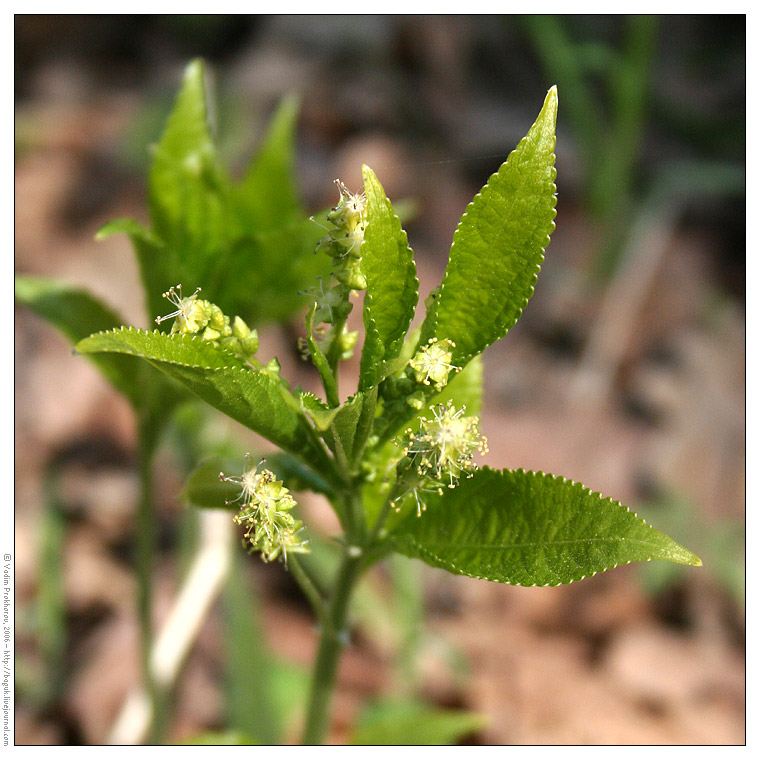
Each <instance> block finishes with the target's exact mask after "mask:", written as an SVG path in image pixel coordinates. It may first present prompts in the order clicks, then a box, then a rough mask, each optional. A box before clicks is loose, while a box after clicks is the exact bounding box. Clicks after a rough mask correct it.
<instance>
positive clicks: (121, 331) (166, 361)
mask: <svg viewBox="0 0 760 760" xmlns="http://www.w3.org/2000/svg"><path fill="white" fill-rule="evenodd" d="M124 333H135V334H137V335H160V336H163V337H164V338H166V339H167V340H171V341H174V340H175V339H177V338H179V339H181V340H183V341H185V340H189V341H190V342H192V343H196V342H197V343H199V344H200V345H202V346H206V347H210V348H212V349H213V350H214V351H218V352H219V353H221V354H224V355H226V356H228V357H229V358H230V359H235V360H236V361H237V362H240V361H243V360H242V359H241V358H240V357H238V355H237V354H233V353H232V352H231V351H228V350H227V349H226V348H222V347H220V346H210V344H209V343H208V342H207V341H204V340H203V339H202V338H201V337H200V336H198V335H178V334H175V335H167V334H166V333H163V332H161V331H160V330H158V329H155V330H143V329H142V328H141V327H133V326H132V325H129V326H124V327H115V328H114V329H113V330H100V331H98V332H96V333H93V334H92V335H88V336H87V337H86V338H82V340H81V341H79V343H77V346H79V344H80V343H82V342H84V341H85V340H90V338H96V337H98V336H101V335H102V336H107V335H119V334H124ZM77 346H75V347H74V351H75V353H78V354H125V355H127V356H136V357H137V358H141V359H145V360H146V361H157V362H161V363H162V364H172V365H174V366H177V367H187V368H188V369H204V370H207V371H209V372H210V371H214V370H230V369H237V370H241V371H243V372H246V371H247V372H250V371H251V368H250V367H247V366H240V364H237V365H232V364H231V365H224V366H222V367H208V366H205V365H203V364H187V363H186V362H178V361H171V360H170V359H148V358H147V357H146V356H144V355H141V354H137V353H135V354H131V353H130V352H128V351H115V350H98V351H80V350H79V349H78V348H77Z"/></svg>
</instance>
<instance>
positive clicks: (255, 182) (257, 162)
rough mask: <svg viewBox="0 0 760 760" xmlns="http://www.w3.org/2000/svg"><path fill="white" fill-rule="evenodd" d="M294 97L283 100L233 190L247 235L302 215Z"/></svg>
mask: <svg viewBox="0 0 760 760" xmlns="http://www.w3.org/2000/svg"><path fill="white" fill-rule="evenodd" d="M297 117H298V98H297V97H294V96H291V97H287V98H285V99H283V101H282V102H281V103H280V105H279V107H278V108H277V110H276V112H275V114H274V116H273V117H272V121H271V123H270V125H269V131H268V133H267V135H266V137H265V138H264V141H263V143H262V145H261V147H260V149H259V151H258V153H257V154H256V157H255V158H254V160H253V161H252V162H251V165H250V167H249V168H248V171H247V172H246V174H245V176H244V177H243V180H242V182H240V184H239V185H237V186H236V187H235V188H234V190H233V198H234V200H235V202H236V203H237V205H238V215H239V217H240V222H241V224H242V225H243V226H244V228H245V229H247V230H248V231H249V232H257V231H260V230H262V229H268V228H273V227H281V226H282V225H283V224H285V223H287V222H290V221H292V220H293V218H294V217H298V216H302V212H301V203H300V200H299V198H298V191H297V188H296V184H295V180H294V170H293V155H294V142H295V127H296V119H297Z"/></svg>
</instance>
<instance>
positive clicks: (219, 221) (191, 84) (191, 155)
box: [148, 60, 227, 253]
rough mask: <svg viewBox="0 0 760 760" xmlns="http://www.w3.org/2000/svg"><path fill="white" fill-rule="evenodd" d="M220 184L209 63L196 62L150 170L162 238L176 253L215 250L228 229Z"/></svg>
mask: <svg viewBox="0 0 760 760" xmlns="http://www.w3.org/2000/svg"><path fill="white" fill-rule="evenodd" d="M219 180H220V174H219V169H218V166H217V152H216V146H215V144H214V140H213V137H212V135H211V129H210V127H209V121H208V106H207V103H206V88H205V84H204V70H203V64H202V62H201V61H200V60H195V61H192V62H191V63H190V64H189V65H188V67H187V68H186V69H185V76H184V79H183V82H182V88H181V89H180V92H179V94H178V95H177V99H176V100H175V103H174V107H173V108H172V112H171V114H170V115H169V119H168V121H167V123H166V127H165V129H164V132H163V135H162V136H161V140H160V141H159V143H158V144H157V145H156V146H155V149H154V154H153V162H152V164H151V167H150V174H149V177H148V197H149V203H150V212H151V220H152V222H153V228H154V230H155V231H156V233H157V234H158V236H159V237H160V238H161V239H162V240H164V241H165V242H167V243H169V244H170V245H171V246H172V247H174V248H176V249H181V247H182V246H183V245H185V246H186V245H191V246H192V249H193V253H200V249H201V248H206V249H209V248H211V247H215V246H216V245H217V244H218V240H219V239H220V237H223V236H224V233H225V232H226V230H227V224H226V221H227V220H226V219H225V210H224V204H223V199H222V197H221V195H220V192H219V189H220V187H219Z"/></svg>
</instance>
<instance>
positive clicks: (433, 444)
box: [397, 400, 488, 514]
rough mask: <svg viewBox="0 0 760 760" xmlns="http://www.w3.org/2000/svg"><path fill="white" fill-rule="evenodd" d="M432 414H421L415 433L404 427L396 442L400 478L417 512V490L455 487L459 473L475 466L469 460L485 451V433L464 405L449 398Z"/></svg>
mask: <svg viewBox="0 0 760 760" xmlns="http://www.w3.org/2000/svg"><path fill="white" fill-rule="evenodd" d="M432 412H433V418H432V419H427V418H426V417H423V418H422V419H421V420H420V428H419V430H418V431H417V432H416V433H415V432H413V431H412V430H411V428H410V429H408V430H407V431H406V433H405V435H404V438H403V439H402V440H401V442H400V445H401V447H402V452H403V455H404V458H403V459H402V460H401V462H399V464H398V466H397V473H398V476H399V478H400V479H401V481H402V482H404V483H406V484H407V485H408V486H409V488H408V490H407V491H406V493H408V492H409V491H413V492H414V495H415V499H416V500H417V512H418V514H420V513H421V512H422V510H424V505H423V504H422V503H421V501H420V499H419V493H418V492H420V491H422V492H424V491H437V492H438V493H443V486H447V487H448V488H455V487H456V485H457V483H458V482H459V477H460V475H461V474H462V473H463V472H464V473H465V474H466V475H467V476H468V477H470V476H471V474H472V471H473V470H475V469H477V465H476V464H475V462H474V461H473V457H474V455H475V453H476V452H478V453H480V454H481V455H483V454H485V453H486V452H487V451H488V445H487V442H486V439H485V436H483V435H481V433H480V420H479V419H478V417H476V416H466V415H465V408H464V407H462V408H461V409H458V410H457V409H455V408H454V404H453V402H452V401H451V400H449V402H448V403H447V404H446V405H444V404H438V405H437V406H436V407H434V408H433V409H432Z"/></svg>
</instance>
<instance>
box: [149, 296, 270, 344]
mask: <svg viewBox="0 0 760 760" xmlns="http://www.w3.org/2000/svg"><path fill="white" fill-rule="evenodd" d="M200 292H201V289H200V288H196V290H195V292H194V293H193V294H192V295H189V296H186V297H184V298H183V296H182V285H177V286H176V287H171V288H169V290H167V291H166V293H164V294H163V297H164V298H165V299H166V300H167V301H169V303H170V304H171V305H172V306H175V307H176V309H175V310H174V311H173V312H171V314H166V315H165V316H163V317H156V324H159V325H160V324H161V323H162V322H165V321H166V320H167V319H172V318H173V319H174V324H173V325H172V329H171V334H172V335H174V334H175V333H179V334H180V335H200V337H201V339H202V340H205V341H208V342H209V343H213V345H215V346H221V347H222V348H226V349H229V350H231V351H235V352H236V353H238V354H240V355H241V356H243V357H245V358H248V357H251V356H253V355H254V354H255V353H256V351H258V349H259V336H258V333H257V332H256V330H251V329H250V328H249V327H248V325H247V324H246V323H245V322H244V321H243V319H242V318H241V317H235V319H234V321H233V322H232V324H230V318H229V317H228V316H227V315H226V314H224V312H222V310H221V309H220V308H219V307H218V306H217V305H216V304H213V303H211V302H210V301H206V300H205V299H203V298H198V293H200Z"/></svg>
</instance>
